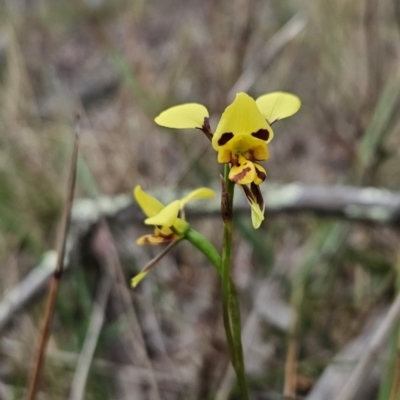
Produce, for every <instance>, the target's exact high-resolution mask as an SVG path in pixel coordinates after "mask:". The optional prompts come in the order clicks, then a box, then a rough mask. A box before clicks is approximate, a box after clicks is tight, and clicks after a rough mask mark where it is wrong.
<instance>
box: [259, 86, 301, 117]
mask: <svg viewBox="0 0 400 400" xmlns="http://www.w3.org/2000/svg"><path fill="white" fill-rule="evenodd" d="M256 104H257V106H258V108H259V110H260V111H261V113H262V114H263V115H264V117H265V118H266V119H267V121H268V122H269V123H270V124H273V123H274V122H275V121H278V120H279V119H283V118H287V117H290V116H291V115H293V114H296V113H297V111H299V109H300V106H301V101H300V99H299V98H298V97H297V96H295V95H294V94H291V93H285V92H273V93H268V94H264V95H263V96H260V97H259V98H258V99H257V100H256Z"/></svg>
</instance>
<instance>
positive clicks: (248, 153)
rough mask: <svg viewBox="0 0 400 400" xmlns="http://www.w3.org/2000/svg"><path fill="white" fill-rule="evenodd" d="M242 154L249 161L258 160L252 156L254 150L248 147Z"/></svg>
mask: <svg viewBox="0 0 400 400" xmlns="http://www.w3.org/2000/svg"><path fill="white" fill-rule="evenodd" d="M244 156H245V157H246V158H247V159H248V160H249V161H252V162H254V161H258V160H257V159H256V157H255V156H254V150H253V149H249V150H248V151H246V154H244Z"/></svg>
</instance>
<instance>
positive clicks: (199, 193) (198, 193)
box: [181, 187, 215, 208]
mask: <svg viewBox="0 0 400 400" xmlns="http://www.w3.org/2000/svg"><path fill="white" fill-rule="evenodd" d="M213 197H215V192H214V190H212V189H209V188H205V187H202V188H198V189H195V190H192V191H191V192H190V193H188V194H187V195H186V196H185V197H183V198H182V199H181V208H183V207H185V205H186V204H187V203H189V201H191V200H193V199H212V198H213Z"/></svg>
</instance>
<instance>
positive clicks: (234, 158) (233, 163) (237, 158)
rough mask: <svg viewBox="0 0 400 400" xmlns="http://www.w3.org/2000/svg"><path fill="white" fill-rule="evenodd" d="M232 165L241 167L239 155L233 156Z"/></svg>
mask: <svg viewBox="0 0 400 400" xmlns="http://www.w3.org/2000/svg"><path fill="white" fill-rule="evenodd" d="M231 154H232V153H231ZM231 164H232V166H233V167H238V166H239V165H240V163H239V157H238V156H237V155H236V156H234V155H231Z"/></svg>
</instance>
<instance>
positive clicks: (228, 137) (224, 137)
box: [218, 132, 233, 146]
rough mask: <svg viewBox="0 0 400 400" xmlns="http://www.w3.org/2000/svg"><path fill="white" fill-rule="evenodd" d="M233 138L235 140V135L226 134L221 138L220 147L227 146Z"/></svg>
mask: <svg viewBox="0 0 400 400" xmlns="http://www.w3.org/2000/svg"><path fill="white" fill-rule="evenodd" d="M232 138H233V133H232V132H225V133H223V134H222V136H221V137H220V138H219V140H218V144H219V145H220V146H223V145H224V144H227V143H228V142H229V141H230V140H231V139H232Z"/></svg>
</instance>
